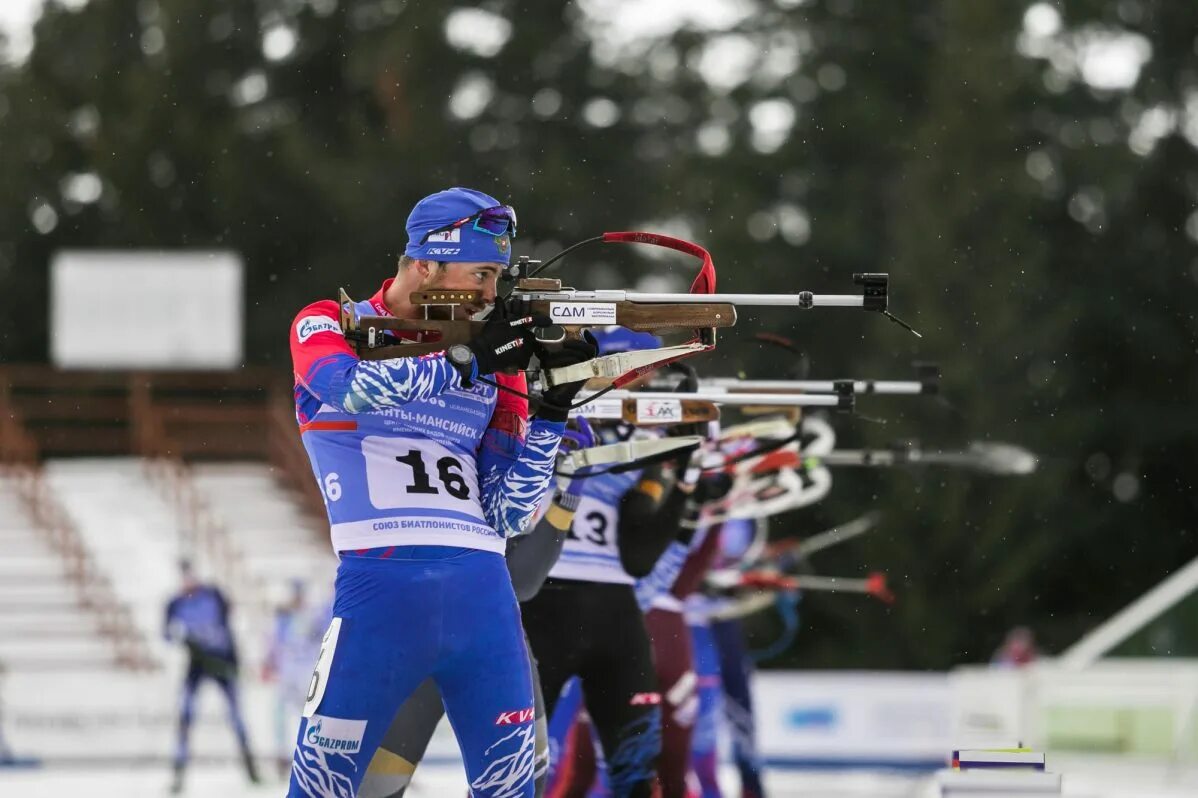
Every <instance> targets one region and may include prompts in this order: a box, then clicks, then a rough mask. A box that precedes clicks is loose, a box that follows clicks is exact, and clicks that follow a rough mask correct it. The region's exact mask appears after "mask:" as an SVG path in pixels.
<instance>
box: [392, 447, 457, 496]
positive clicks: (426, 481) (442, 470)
mask: <svg viewBox="0 0 1198 798" xmlns="http://www.w3.org/2000/svg"><path fill="white" fill-rule="evenodd" d="M395 460H396V462H399V463H403V464H404V465H406V466H407V467H408V468H410V469H412V484H411V485H408V486H407V487H406V488H405V489H404V490H405V491H407V492H408V493H425V494H434V495H435V494H438V493H440V492H441V490H442V489H444V491H445V492H446V493H448V494H449V495H450V496H452V497H454V498H455V499H462V500H465V499H469V498H470V486H469V485H468V484H466V480H465V478H464V477H463V476H462V464H461V462H460V461H459V460H458V459H457V458H456V457H449V456H446V457H442V458H440V459H438V460H437V463H436V467H437V478H438V479H439V480H440V482H441V488H438V487H437V486H435V485H433V483H432V480H431V479H430V478H429V472H428V467H427V466H426V465H425V463H424V452H422V451H420V450H419V449H412V450H411V451H409V452H408V453H407V454H405V455H396V457H395Z"/></svg>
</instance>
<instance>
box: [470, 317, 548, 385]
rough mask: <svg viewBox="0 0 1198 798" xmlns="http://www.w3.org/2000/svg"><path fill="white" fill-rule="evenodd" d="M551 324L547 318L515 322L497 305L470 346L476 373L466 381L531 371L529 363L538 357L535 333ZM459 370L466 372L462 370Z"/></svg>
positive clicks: (522, 318)
mask: <svg viewBox="0 0 1198 798" xmlns="http://www.w3.org/2000/svg"><path fill="white" fill-rule="evenodd" d="M550 324H551V322H550V321H549V319H548V318H547V317H545V316H520V317H516V318H513V317H512V316H511V315H510V314H509V313H508V312H507V308H506V307H505V306H504V304H503V303H502V302H496V303H495V307H494V308H493V309H492V310H491V315H490V316H488V317H487V321H486V324H484V325H483V328H482V331H481V332H480V333H479V334H478V335H477V336H476V337H475V338H474V339H473V340H472V341H470V342H469V343H467V344H466V346H468V347H469V348H470V351H471V352H472V353H473V354H474V365H475V369H474V370H473V374H471V373H463V374H462V380H463V381H469V380H470V378H471V377H472V376H477V375H485V374H494V373H495V372H497V371H505V370H520V369H526V368H528V361H530V360H531V359H532V356H533V355H534V354H535V353H536V347H537V342H536V338H535V336H534V335H533V329H534V328H536V327H548V326H550ZM455 365H456V364H455ZM458 370H459V372H464V371H466V369H465V368H463V367H460V366H459V367H458Z"/></svg>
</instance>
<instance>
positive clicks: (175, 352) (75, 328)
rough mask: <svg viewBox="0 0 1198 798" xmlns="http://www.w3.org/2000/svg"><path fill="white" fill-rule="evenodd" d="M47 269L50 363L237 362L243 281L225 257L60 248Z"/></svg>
mask: <svg viewBox="0 0 1198 798" xmlns="http://www.w3.org/2000/svg"><path fill="white" fill-rule="evenodd" d="M50 270H51V271H50V359H51V361H52V362H53V363H54V365H56V366H58V367H59V368H89V369H227V368H236V367H238V366H240V365H241V363H242V354H243V353H242V328H243V319H242V306H243V298H242V290H243V289H242V286H243V284H244V281H243V277H242V263H241V259H240V258H239V257H238V256H237V255H236V254H234V253H232V252H215V251H214V252H206V251H182V252H151V251H136V250H130V251H116V250H64V251H62V252H58V253H57V254H55V256H54V259H53V261H52V262H51V264H50Z"/></svg>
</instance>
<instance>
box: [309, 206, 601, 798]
mask: <svg viewBox="0 0 1198 798" xmlns="http://www.w3.org/2000/svg"><path fill="white" fill-rule="evenodd" d="M406 228H407V234H408V244H407V247H406V248H405V250H404V255H403V257H401V258H400V261H399V267H398V271H397V274H396V276H395V278H394V279H391V280H387V281H386V282H384V283H383V285H382V287H381V288H380V289H379V291H378V292H377V293H375V294H374V296H372V297H371V298H370V299H369V300H367V301H365V302H360V303H357V304H358V307H357V310H358V312H360V313H362V314H368V315H393V316H396V317H400V318H411V319H415V318H421V317H423V313H424V308H422V307H419V306H415V305H413V304H412V303H411V301H410V295H411V293H412V292H413V291H416V290H428V289H432V288H443V289H473V290H478V291H480V293H481V296H482V299H481V300H480V302H479V303H477V305H476V306H468V307H466V308H465V309H466V310H467V311H469V312H475V313H477V312H479V311H481V310H483V309H484V307H485V306H486V305H488V304H492V303H493V302H494V300H495V295H496V280H497V278H498V275H499V273H500V270H501V268H502V267H503V265H504V264H506V263H508V262H509V259H510V256H511V243H512V238H513V236H514V235H515V233H516V214H515V211H514V210H513V209H512V208H511V207H510V206H507V205H501V204H500V203H499V202H498V201H497V200H496V199H495V198H493V197H490V196H488V195H486V194H483V193H481V192H478V191H472V190H469V189H462V188H454V189H449V190H447V191H442V192H439V193H437V194H433V195H431V196H429V197H426V198H424V199H423V200H421V201H420V202H419V203H417V204H416V206H415V208H413V210H412V212H411V214H410V215H409V216H408V219H407V224H406ZM434 310H437V309H434ZM340 313H341V308H340V307H339V306H338V304H337V303H336V302H334V301H323V302H316V303H314V304H311V305H309V306H308V307H306V308H304V309H303V310H302V311H300V313H299V314H298V315H297V316H296V319H295V321H294V323H293V324H292V327H291V354H292V361H293V367H294V372H295V378H296V385H295V400H296V418H297V421H298V423H299V427H300V432H301V436H302V440H303V443H304V446H305V448H306V449H307V451H308V455H309V457H310V459H311V462H312V470H313V474H314V476H315V478H316V480H317V483H318V484H319V486H320V489H321V491H322V493H323V495H324V499H325V504H326V508H327V510H328V515H329V521H330V525H331V535H332V543H333V547H334V549H336V551H337V552H338V555H339V558H340V565H339V567H338V571H337V577H336V585H335V598H334V604H333V619H332V622H331V623H330V625H329V628H328V631H327V632H326V633H325V636H324V640H323V642H322V645H321V653H320V656H319V658H318V661H317V665H316V668H315V671H314V673H313V677H312V683H311V686H310V688H309V691H308V695H307V701H306V703H305V706H304V711H303V718H302V720H301V722H300V728H299V734H298V738H297V744H296V750H295V754H294V757H293V761H292V769H291V782H290V788H289V792H288V795H289V796H292V797H293V798H298V797H299V796H309V797H311V798H329V797H330V796H332V797H334V798H353V796H354V795H355V794H356V792H357V790H358V787H359V785H360V783H361V781H362V779H363V777H364V775H365V773H366V767H367V763H368V762H369V761H370V759H371V757H372V756H373V754H374V752H375V750H376V749H377V748H378V746H379V743H380V741H381V740H382V738H383V735H384V733H385V732H386V730H387V728H388V726H389V725H390V723H391V721H392V718H393V717H394V715H395V712H396V710H397V708H398V707H399V706H400V705H401V704H402V703H403V701H404V700H405V699H407V698H408V697H409V696H410V695H411V694H412V693H413V692H414V691H415V690H416V688H417V687H418V686H419V685H420V683H421V682H423V681H424V680H425V679H428V678H432V680H433V681H434V682H435V683H436V685H437V687H438V688H439V690H440V693H441V696H442V699H443V701H444V704H445V709H446V712H447V714H448V716H449V720H450V723H451V725H452V726H453V729H454V733H455V735H456V736H457V739H458V744H459V746H460V748H461V750H462V758H463V760H464V763H465V767H466V774H467V778H468V780H469V783H470V789H471V792H472V794H473V795H475V796H501V795H502V796H531V795H532V794H533V767H534V766H533V760H534V735H535V727H534V723H533V719H534V711H533V691H532V681H531V676H530V671H529V659H528V654H527V652H526V650H525V645H524V640H523V635H522V633H521V628H520V612H519V606H518V604H517V602H516V596H515V594H514V592H513V590H512V584H511V579H510V577H509V575H508V571H507V567H506V565H505V563H504V557H503V554H504V550H505V547H506V539H507V538H508V537H511V536H513V535H515V534H517V533H519V532H520V531H522V530H524V529H525V528H527V527H528V526H529V522H530V519H531V518H532V516H533V513H534V511H535V509H536V507H537V505H538V504H539V503H540V501H541V500H542V498H543V495H544V494H545V492H546V490H547V489H548V487H549V485H550V481H551V479H552V476H553V468H554V461H555V457H556V454H557V449H558V445H559V443H560V441H561V436H562V433H563V431H564V428H565V421H566V411H565V410H564V409H563V408H564V407H565V406H566V405H568V404H569V403H570V401H571V400H572V399H573V397H574V395H575V393H576V392H577V390H578V389H579V388H580V387H581V384H580V383H573V384H568V385H564V386H558V387H556V388H554V389H552V390H551V391H548V392H547V393H546V396H545V400H546V402H545V404H544V405H543V409H542V410H541V411H539V412H538V414H537V416H536V417H535V418H534V419H532V421H531V422H529V421H528V406H527V403H526V401H525V400H523V399H522V398H520V397H519V396H517V395H516V394H515V393H512V392H511V391H521V392H522V391H523V389H524V380H523V377H522V376H518V377H505V376H503V375H501V374H498V372H501V371H504V370H506V369H511V370H519V369H524V368H526V367H527V366H528V364H529V361H530V359H531V357H532V356H533V354H534V353H535V354H537V355H538V356H539V357H540V358H541V361H542V363H543V364H544V365H545V366H546V367H549V368H554V367H558V366H564V365H570V364H574V363H578V362H582V361H585V360H588V359H590V358H591V357H593V356H594V353H595V351H594V347H593V346H591V345H590V344H589V343H587V342H585V341H581V342H573V343H568V344H566V345H565V346H564V347H563V348H562V349H561V350H558V351H555V352H550V351H546V350H544V348H543V347H541V345H540V344H539V342H538V341H537V340H536V338H535V335H534V328H535V327H536V326H538V322H539V323H540V324H542V325H543V324H545V323H547V321H548V320H547V319H544V320H542V319H532V318H515V319H513V318H508V317H507V314H506V313H505V312H504V305H503V303H497V304H495V305H494V307H493V308H492V310H491V313H490V315H489V317H488V319H487V322H486V324H485V326H484V327H483V329H482V331H481V332H480V333H479V335H478V336H477V337H476V338H475V339H473V340H472V341H471V342H470V343H469V344H468V345H464V346H454V347H450V349H449V350H448V351H447V352H445V353H438V354H434V355H429V356H425V357H420V358H394V359H389V360H378V361H365V360H360V359H359V358H358V357H357V356H356V355H355V352H354V350H353V349H352V348H351V347H350V346H349V343H348V342H347V340H346V338H345V336H344V334H343V331H342V329H341V325H340V323H339V319H340ZM497 385H498V386H502V387H504V388H507V389H510V390H500V389H499V388H498V387H497Z"/></svg>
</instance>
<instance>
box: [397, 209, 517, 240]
mask: <svg viewBox="0 0 1198 798" xmlns="http://www.w3.org/2000/svg"><path fill="white" fill-rule="evenodd" d="M467 222H474V229H475V230H477V231H478V232H480V233H486V234H487V235H489V236H497V237H498V236H501V235H508V236H510V237H512V238H515V237H516V209H515V208H513V207H512V206H511V205H496V206H495V207H493V208H484V209H482V210H481V211H479V212H478V213H475V214H471V215H470V216H467V217H465V218H463V219H458V220H457V221H456V222H450V223H449V224H445V225H441V226H440V227H436V228H433V229H432V230H429V231H428V232H427V233H425V234H424V237H423V238H421V239H420V245H421V246H423V245H424V244H426V243H427V242H428V240H429V238H430V237H432V236H435V235H436V234H437V233H447V232H449V231H450V230H456V229H458V228H459V227H461V226H462V225H464V224H466V223H467Z"/></svg>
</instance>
